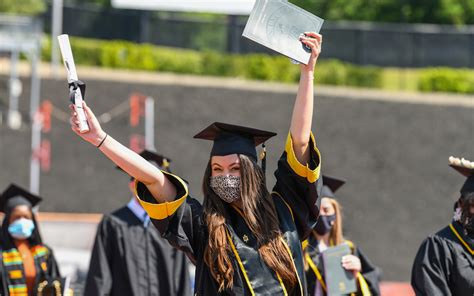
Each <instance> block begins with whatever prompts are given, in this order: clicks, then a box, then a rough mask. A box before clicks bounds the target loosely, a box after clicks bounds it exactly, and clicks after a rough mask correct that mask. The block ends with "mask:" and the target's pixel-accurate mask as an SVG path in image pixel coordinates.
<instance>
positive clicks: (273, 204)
mask: <svg viewBox="0 0 474 296" xmlns="http://www.w3.org/2000/svg"><path fill="white" fill-rule="evenodd" d="M321 39H322V37H321V35H319V34H315V33H307V37H301V38H300V40H301V42H302V43H304V44H305V45H307V46H309V47H310V48H311V50H312V53H311V57H310V60H309V63H308V65H301V66H300V67H301V76H300V84H299V89H298V94H297V97H296V101H295V104H294V110H293V116H292V119H291V126H290V132H289V135H288V138H287V141H286V147H285V151H284V152H283V154H282V156H281V158H280V160H279V162H278V168H277V170H276V172H275V176H276V179H277V182H276V185H275V186H274V188H273V192H272V193H270V192H269V191H268V190H267V187H266V184H265V175H264V170H263V169H262V168H261V167H260V166H259V165H257V152H256V148H255V146H257V145H259V144H261V143H263V142H264V141H265V140H267V139H268V138H270V137H272V136H274V135H275V134H274V133H270V132H266V131H262V130H257V129H252V128H246V127H241V126H235V125H230V124H223V123H214V124H212V125H210V126H209V127H208V128H206V129H204V130H203V131H202V132H200V133H199V134H198V135H196V136H195V138H200V139H206V140H212V141H214V144H213V148H212V150H211V157H210V159H209V163H208V165H207V168H206V171H205V174H204V179H203V192H204V202H203V204H202V205H201V204H200V203H199V202H198V201H197V200H195V199H193V198H191V197H190V196H189V194H188V187H187V185H186V183H185V182H184V181H183V180H182V179H181V178H179V177H178V176H175V175H173V174H170V173H167V172H165V171H160V170H158V169H156V168H155V167H154V166H152V165H150V164H149V163H148V162H147V161H145V160H144V159H142V158H141V157H140V156H139V155H137V154H135V153H133V152H132V151H130V150H128V149H127V148H126V147H124V146H123V145H121V144H120V143H118V142H117V141H116V140H114V139H113V138H112V137H111V136H108V135H107V134H106V133H105V132H104V131H103V130H102V129H101V127H100V125H99V124H98V122H97V119H96V118H95V116H94V114H93V113H92V111H91V110H90V108H88V107H87V106H86V105H85V104H84V108H85V111H86V115H87V117H88V123H89V127H90V131H89V132H87V133H83V134H81V133H80V132H79V129H78V122H77V119H76V118H75V112H74V109H73V110H72V116H71V125H72V129H73V131H74V132H75V133H76V134H77V135H79V136H81V137H82V138H83V139H84V140H86V141H88V142H90V143H92V144H94V145H96V146H97V147H99V149H100V151H102V152H103V153H104V154H105V155H106V156H107V157H108V158H110V159H111V160H112V161H113V162H115V163H116V164H117V165H118V166H120V167H121V168H122V169H123V170H124V171H126V172H127V173H128V174H130V175H131V176H133V177H135V179H136V193H137V196H138V198H139V200H140V203H141V204H142V206H143V208H144V209H145V210H146V211H147V212H148V214H149V216H150V218H151V219H152V222H153V224H154V225H155V226H156V227H157V228H158V229H159V230H160V232H161V233H162V235H163V236H164V237H165V238H166V239H167V240H168V241H169V242H170V243H171V244H172V245H173V246H175V247H176V248H178V249H180V250H182V251H184V252H185V253H186V254H187V255H188V257H189V258H190V259H191V260H192V261H193V262H194V263H195V264H196V282H195V293H196V295H307V293H306V283H305V275H304V262H303V252H302V249H301V243H300V241H301V240H303V239H305V238H306V236H307V235H308V234H309V232H310V231H311V229H312V228H313V227H314V225H315V223H316V221H317V218H318V215H319V207H318V203H319V200H318V187H319V188H320V185H319V184H320V182H319V172H320V156H319V152H318V150H317V148H316V143H315V140H314V137H313V135H312V134H311V123H312V117H313V79H314V75H313V74H314V66H315V64H316V60H317V58H318V56H319V53H320V44H321ZM71 108H73V106H71ZM262 166H264V164H263V163H262Z"/></svg>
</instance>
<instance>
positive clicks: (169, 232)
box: [135, 171, 206, 263]
mask: <svg viewBox="0 0 474 296" xmlns="http://www.w3.org/2000/svg"><path fill="white" fill-rule="evenodd" d="M163 173H164V174H165V176H166V177H167V178H168V180H169V181H170V182H171V183H173V185H174V186H175V187H176V192H177V195H176V198H175V200H173V201H171V202H164V203H157V202H156V200H155V198H154V197H153V196H152V194H151V193H150V192H149V191H148V189H147V188H146V186H145V185H144V184H143V183H140V182H138V181H135V194H136V196H137V198H138V200H139V201H140V204H141V205H142V207H143V208H144V209H145V211H146V212H147V213H148V215H149V216H150V218H151V221H152V222H153V225H155V226H156V228H158V230H159V231H160V233H161V235H162V236H163V237H164V238H165V239H166V240H168V242H169V243H170V244H171V245H172V246H173V247H175V248H177V249H179V250H181V251H183V252H184V253H186V255H187V256H188V258H189V259H190V260H191V261H192V262H193V263H196V258H197V256H198V253H200V252H201V251H202V247H203V245H204V244H205V243H206V239H205V238H206V236H205V234H204V233H203V232H204V227H203V226H204V223H203V219H202V205H201V204H200V203H199V201H197V200H196V199H194V198H192V197H190V196H189V194H188V186H187V184H186V183H185V182H184V181H183V180H182V179H181V178H180V177H178V176H176V175H173V174H171V173H168V172H165V171H163Z"/></svg>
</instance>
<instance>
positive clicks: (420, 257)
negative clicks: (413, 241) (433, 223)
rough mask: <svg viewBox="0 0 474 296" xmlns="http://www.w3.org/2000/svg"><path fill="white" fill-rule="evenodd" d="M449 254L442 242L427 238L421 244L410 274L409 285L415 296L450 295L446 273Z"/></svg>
mask: <svg viewBox="0 0 474 296" xmlns="http://www.w3.org/2000/svg"><path fill="white" fill-rule="evenodd" d="M449 261H450V254H449V253H448V252H446V249H445V248H444V247H443V244H442V242H440V241H438V240H437V239H436V238H435V237H428V238H427V239H426V240H425V241H423V243H422V244H421V246H420V248H419V250H418V253H417V254H416V257H415V261H414V262H413V268H412V273H411V285H412V287H413V290H415V294H416V295H444V296H450V295H452V293H451V291H450V289H449V282H448V277H449V275H448V272H449V270H450V268H449V266H448V265H449Z"/></svg>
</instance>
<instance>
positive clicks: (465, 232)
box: [411, 157, 474, 296]
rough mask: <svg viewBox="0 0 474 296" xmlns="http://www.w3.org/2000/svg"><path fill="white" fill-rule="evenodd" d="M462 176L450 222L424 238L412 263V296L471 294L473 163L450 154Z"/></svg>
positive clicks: (473, 288)
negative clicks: (463, 179)
mask: <svg viewBox="0 0 474 296" xmlns="http://www.w3.org/2000/svg"><path fill="white" fill-rule="evenodd" d="M449 162H450V166H451V167H452V168H454V169H455V170H456V171H457V172H459V173H461V174H462V175H463V176H465V177H466V181H465V182H464V184H463V186H462V187H461V190H460V193H461V196H460V197H459V199H458V201H457V202H456V204H455V210H454V217H453V221H452V222H451V224H449V225H448V226H446V227H445V228H443V229H441V230H440V231H438V232H437V233H435V234H434V235H431V236H429V237H428V238H426V239H425V240H424V241H423V243H422V244H421V246H420V249H419V250H418V253H417V255H416V257H415V261H414V263H413V269H412V274H411V285H412V287H413V289H414V290H415V293H416V295H444V296H449V295H456V296H472V295H474V162H470V161H467V160H465V159H459V158H454V157H450V158H449Z"/></svg>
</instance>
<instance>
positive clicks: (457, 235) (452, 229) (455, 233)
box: [449, 224, 474, 255]
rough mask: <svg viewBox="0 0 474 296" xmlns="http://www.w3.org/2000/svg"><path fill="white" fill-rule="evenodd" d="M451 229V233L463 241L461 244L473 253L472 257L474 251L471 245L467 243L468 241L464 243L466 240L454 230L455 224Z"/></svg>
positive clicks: (450, 226)
mask: <svg viewBox="0 0 474 296" xmlns="http://www.w3.org/2000/svg"><path fill="white" fill-rule="evenodd" d="M449 228H451V231H452V232H453V233H454V235H455V236H456V237H457V238H458V239H459V240H460V241H461V243H462V244H463V245H464V246H465V247H466V249H467V250H468V251H469V252H470V253H471V255H474V250H473V249H471V247H469V245H468V244H467V243H466V241H464V239H463V238H462V237H461V235H460V234H459V233H458V232H457V230H456V229H455V228H454V226H453V224H449Z"/></svg>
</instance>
